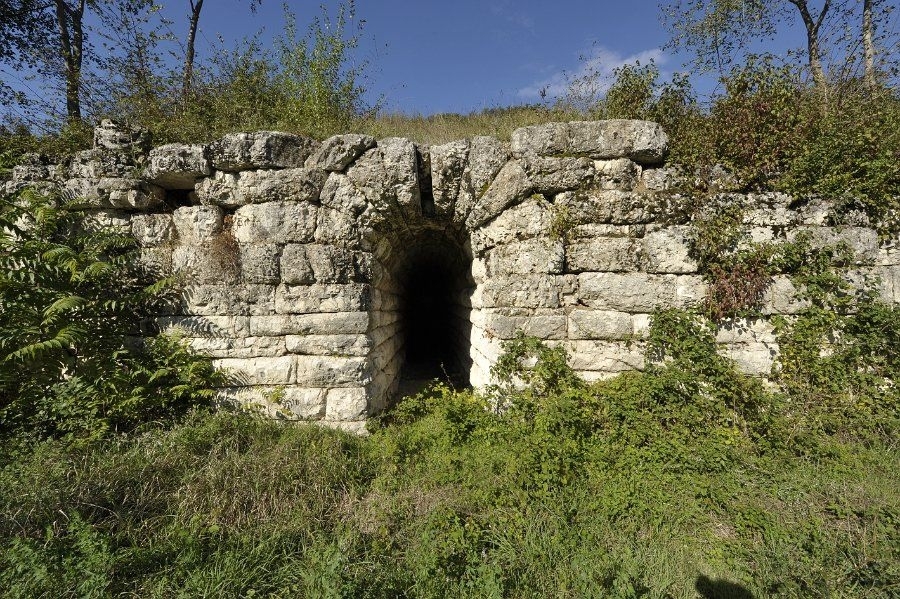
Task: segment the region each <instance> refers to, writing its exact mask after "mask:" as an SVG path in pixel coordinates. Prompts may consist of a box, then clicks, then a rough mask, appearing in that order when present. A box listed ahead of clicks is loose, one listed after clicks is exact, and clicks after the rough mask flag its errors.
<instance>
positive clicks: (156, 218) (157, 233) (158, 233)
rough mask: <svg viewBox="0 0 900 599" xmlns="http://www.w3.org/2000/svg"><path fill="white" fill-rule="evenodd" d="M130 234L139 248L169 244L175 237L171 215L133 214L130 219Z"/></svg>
mask: <svg viewBox="0 0 900 599" xmlns="http://www.w3.org/2000/svg"><path fill="white" fill-rule="evenodd" d="M131 234H132V235H133V236H134V238H135V240H137V242H138V245H140V246H141V247H154V246H158V245H163V244H167V243H169V242H170V241H171V240H172V238H173V237H174V235H175V226H174V224H173V222H172V215H171V214H135V215H134V217H132V218H131Z"/></svg>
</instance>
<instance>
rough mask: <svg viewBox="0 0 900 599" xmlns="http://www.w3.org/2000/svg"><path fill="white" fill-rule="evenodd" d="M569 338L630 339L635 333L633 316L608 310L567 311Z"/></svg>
mask: <svg viewBox="0 0 900 599" xmlns="http://www.w3.org/2000/svg"><path fill="white" fill-rule="evenodd" d="M568 326H569V334H568V337H569V339H603V340H619V339H631V338H632V337H634V336H636V335H637V331H636V330H635V323H634V317H633V315H631V314H628V313H626V312H615V311H610V310H583V309H582V310H573V311H572V312H570V313H569V322H568Z"/></svg>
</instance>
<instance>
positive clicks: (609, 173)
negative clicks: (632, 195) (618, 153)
mask: <svg viewBox="0 0 900 599" xmlns="http://www.w3.org/2000/svg"><path fill="white" fill-rule="evenodd" d="M594 171H595V172H596V177H595V184H596V185H597V186H598V187H600V189H621V190H623V191H631V190H633V189H634V188H635V186H636V185H637V183H638V181H640V179H641V167H640V166H639V165H638V164H637V163H636V162H634V161H633V160H629V159H628V158H614V159H612V160H595V161H594Z"/></svg>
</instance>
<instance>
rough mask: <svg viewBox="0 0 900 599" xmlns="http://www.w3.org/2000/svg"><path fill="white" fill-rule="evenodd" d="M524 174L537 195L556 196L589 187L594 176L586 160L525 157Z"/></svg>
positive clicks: (589, 161) (590, 165) (592, 164)
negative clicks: (563, 192)
mask: <svg viewBox="0 0 900 599" xmlns="http://www.w3.org/2000/svg"><path fill="white" fill-rule="evenodd" d="M523 162H524V166H525V173H526V174H527V176H528V180H529V181H530V182H531V185H532V188H533V190H534V191H536V192H537V193H543V194H550V195H553V194H557V193H560V192H562V191H569V190H572V189H578V188H580V187H584V186H587V185H589V184H590V183H591V182H592V180H593V178H594V175H595V172H594V161H593V160H590V159H588V158H571V157H564V158H548V157H543V156H526V157H525V158H524V161H523Z"/></svg>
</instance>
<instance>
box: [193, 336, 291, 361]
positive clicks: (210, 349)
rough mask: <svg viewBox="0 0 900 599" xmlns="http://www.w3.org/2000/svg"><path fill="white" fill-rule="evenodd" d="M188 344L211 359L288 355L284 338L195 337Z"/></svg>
mask: <svg viewBox="0 0 900 599" xmlns="http://www.w3.org/2000/svg"><path fill="white" fill-rule="evenodd" d="M188 343H189V345H190V346H191V349H193V350H194V351H196V352H197V353H199V354H202V355H204V356H207V357H209V358H266V357H277V356H284V355H287V353H288V351H287V348H286V346H285V340H284V337H243V338H230V337H194V338H190V339H188Z"/></svg>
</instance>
